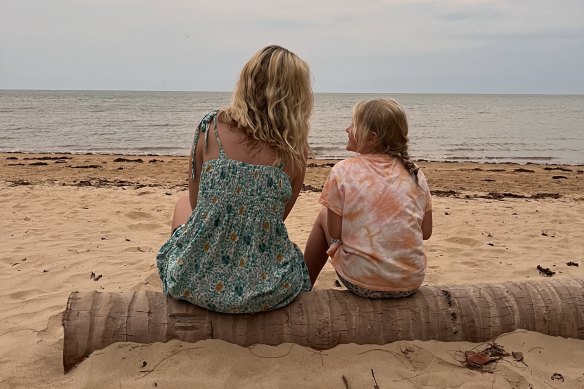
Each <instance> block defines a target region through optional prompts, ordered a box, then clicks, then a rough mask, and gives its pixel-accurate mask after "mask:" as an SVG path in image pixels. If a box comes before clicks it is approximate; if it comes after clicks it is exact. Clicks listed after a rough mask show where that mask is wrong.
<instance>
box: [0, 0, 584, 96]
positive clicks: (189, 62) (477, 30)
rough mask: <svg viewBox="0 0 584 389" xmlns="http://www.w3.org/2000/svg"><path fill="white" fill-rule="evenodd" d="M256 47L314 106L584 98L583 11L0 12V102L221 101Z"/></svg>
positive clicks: (410, 4)
mask: <svg viewBox="0 0 584 389" xmlns="http://www.w3.org/2000/svg"><path fill="white" fill-rule="evenodd" d="M267 44H279V45H282V46H284V47H286V48H288V49H290V50H292V51H294V52H295V53H296V54H298V55H299V56H301V57H302V58H303V59H305V60H306V61H307V62H308V63H309V64H310V66H311V69H312V73H313V80H314V90H315V91H317V92H388V93H390V92H393V93H399V92H415V93H424V92H428V93H440V92H444V93H448V92H453V93H566V94H584V0H553V1H552V0H507V1H503V0H489V1H486V0H485V1H482V0H435V1H430V0H425V1H423V0H359V1H346V0H300V1H293V0H288V1H277V0H239V1H220V0H215V1H211V0H0V89H122V90H190V91H230V90H231V89H232V88H233V85H234V84H235V81H236V79H237V76H238V73H239V71H240V69H241V67H242V66H243V64H244V63H245V61H246V60H247V59H249V57H250V56H251V55H252V54H253V53H254V52H255V51H257V50H258V49H259V48H261V47H263V46H265V45H267Z"/></svg>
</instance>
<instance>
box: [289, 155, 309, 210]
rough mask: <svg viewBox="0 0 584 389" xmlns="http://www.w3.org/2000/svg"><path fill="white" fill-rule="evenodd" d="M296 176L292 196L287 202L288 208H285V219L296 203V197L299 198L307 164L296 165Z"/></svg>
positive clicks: (293, 180)
mask: <svg viewBox="0 0 584 389" xmlns="http://www.w3.org/2000/svg"><path fill="white" fill-rule="evenodd" d="M294 170H295V173H296V171H297V174H295V175H294V178H293V179H292V197H290V200H288V202H287V203H286V208H284V220H286V218H287V217H288V214H289V213H290V211H291V210H292V208H293V207H294V204H296V199H298V195H299V194H300V190H301V189H302V184H304V176H305V175H306V165H304V164H303V165H302V166H301V167H295V169H294Z"/></svg>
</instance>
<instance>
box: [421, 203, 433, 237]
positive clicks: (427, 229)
mask: <svg viewBox="0 0 584 389" xmlns="http://www.w3.org/2000/svg"><path fill="white" fill-rule="evenodd" d="M431 236H432V210H429V211H428V212H426V213H425V214H424V219H423V220H422V237H423V239H424V240H428V239H430V237H431Z"/></svg>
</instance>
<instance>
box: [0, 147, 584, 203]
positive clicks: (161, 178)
mask: <svg viewBox="0 0 584 389" xmlns="http://www.w3.org/2000/svg"><path fill="white" fill-rule="evenodd" d="M338 161H339V160H335V159H309V160H308V162H307V170H306V177H305V182H304V188H303V192H319V191H320V190H321V189H322V186H323V185H324V182H325V180H326V178H327V176H328V173H329V171H330V168H331V167H332V166H333V165H334V164H335V163H336V162H338ZM417 164H418V165H419V166H420V168H421V169H422V170H423V172H424V174H425V175H426V178H427V180H428V184H429V186H430V190H431V191H432V195H433V196H436V197H457V198H477V197H478V198H487V199H504V198H516V199H517V198H519V199H521V198H525V199H530V198H532V199H542V198H556V199H557V198H570V199H574V200H578V201H582V200H584V166H582V165H557V164H554V165H548V164H536V163H529V164H518V163H511V162H502V163H490V162H489V163H480V162H457V161H452V162H431V161H425V160H422V161H418V162H417ZM187 165H188V157H187V156H153V155H148V156H146V155H142V156H135V155H124V154H66V153H55V154H42V153H0V171H2V173H3V174H2V179H1V181H2V182H4V183H5V184H6V185H11V186H17V185H37V184H48V185H61V186H78V187H81V186H88V187H91V186H93V187H106V188H107V187H132V188H135V189H139V188H143V187H162V188H166V189H178V190H180V189H184V190H186V188H187V181H186V177H187V174H188V173H187V172H188V166H187ZM57 178H58V179H57Z"/></svg>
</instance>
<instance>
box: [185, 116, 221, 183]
mask: <svg viewBox="0 0 584 389" xmlns="http://www.w3.org/2000/svg"><path fill="white" fill-rule="evenodd" d="M218 112H219V111H218V110H215V111H211V112H209V113H208V114H206V115H205V116H204V117H203V119H201V122H200V123H199V125H198V127H197V131H195V139H194V140H193V147H192V148H191V179H192V180H194V179H195V166H196V150H197V143H199V134H200V133H201V132H203V133H204V134H205V152H206V151H207V144H208V139H209V125H210V124H211V122H212V121H215V134H217V113H218ZM217 141H219V138H218V137H217ZM222 151H223V149H222V146H221V143H219V154H220V155H221V152H222ZM223 154H225V153H223Z"/></svg>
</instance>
